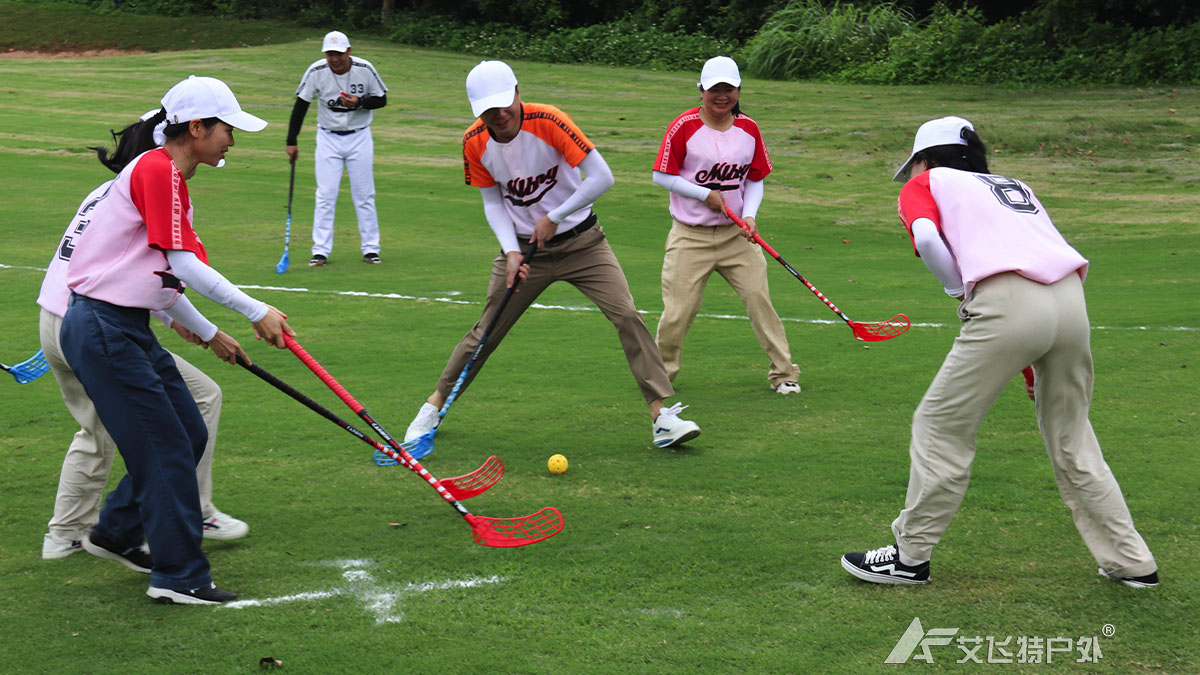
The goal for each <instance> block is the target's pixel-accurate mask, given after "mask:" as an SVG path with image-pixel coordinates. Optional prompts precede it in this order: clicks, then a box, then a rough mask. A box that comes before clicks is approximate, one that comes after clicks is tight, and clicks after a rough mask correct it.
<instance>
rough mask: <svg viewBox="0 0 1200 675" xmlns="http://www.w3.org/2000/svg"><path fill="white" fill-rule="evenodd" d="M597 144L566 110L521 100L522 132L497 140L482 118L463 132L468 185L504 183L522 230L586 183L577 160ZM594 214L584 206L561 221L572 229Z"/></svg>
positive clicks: (515, 221)
mask: <svg viewBox="0 0 1200 675" xmlns="http://www.w3.org/2000/svg"><path fill="white" fill-rule="evenodd" d="M594 147H595V146H594V145H592V142H591V141H589V140H588V138H587V136H586V135H584V133H583V131H582V130H580V128H579V127H578V126H576V125H575V122H574V121H573V120H572V119H571V118H570V117H568V116H567V114H566V113H564V112H563V111H561V110H559V109H558V108H556V107H554V106H552V105H545V104H541V103H523V104H522V110H521V130H520V131H519V132H518V133H517V135H516V137H515V138H513V139H512V140H511V141H509V142H508V143H499V142H497V141H496V140H495V139H494V138H492V136H491V134H490V133H489V132H488V130H487V127H486V126H484V124H483V121H482V120H476V121H475V123H474V124H472V125H471V126H470V127H469V128H468V129H467V132H466V133H465V134H464V135H463V174H464V177H465V179H466V183H467V185H473V186H475V187H480V188H486V187H492V186H494V185H499V186H500V192H501V195H502V196H503V197H504V206H505V210H506V211H507V212H508V214H509V216H510V217H511V218H512V221H513V224H514V225H515V226H516V228H517V233H518V234H532V233H533V226H534V224H535V223H536V222H537V221H538V219H540V218H541V217H542V216H544V215H546V214H548V213H550V212H551V211H553V210H554V209H555V208H557V207H558V206H559V205H561V204H562V203H563V202H565V201H566V200H567V198H569V197H570V196H571V195H572V194H574V193H575V191H576V190H577V189H578V188H579V185H580V183H582V182H583V179H582V177H581V176H580V172H579V169H578V166H579V163H580V162H582V161H583V158H584V157H586V156H587V154H588V153H589V152H591V151H592V149H593V148H594ZM590 215H591V209H589V208H584V209H580V210H579V211H576V212H575V213H573V214H571V215H570V216H568V217H567V218H566V220H564V221H563V222H562V223H560V224H559V225H560V228H563V227H564V226H565V227H574V226H575V225H577V224H579V223H581V222H583V221H584V220H585V219H586V218H587V217H588V216H590Z"/></svg>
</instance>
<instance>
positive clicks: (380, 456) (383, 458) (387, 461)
mask: <svg viewBox="0 0 1200 675" xmlns="http://www.w3.org/2000/svg"><path fill="white" fill-rule="evenodd" d="M375 464H376V465H377V466H399V464H400V462H397V461H396V460H394V459H392V458H391V457H388V456H387V455H386V454H385V453H382V452H380V451H378V450H376V451H375Z"/></svg>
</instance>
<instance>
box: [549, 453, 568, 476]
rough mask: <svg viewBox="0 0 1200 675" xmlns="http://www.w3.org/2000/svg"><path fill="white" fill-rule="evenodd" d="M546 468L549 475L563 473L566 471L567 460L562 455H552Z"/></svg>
mask: <svg viewBox="0 0 1200 675" xmlns="http://www.w3.org/2000/svg"><path fill="white" fill-rule="evenodd" d="M546 468H547V469H550V473H563V472H564V471H566V470H567V458H566V457H563V456H562V455H552V456H551V457H550V459H549V460H548V461H547V462H546Z"/></svg>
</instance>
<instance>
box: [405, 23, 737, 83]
mask: <svg viewBox="0 0 1200 675" xmlns="http://www.w3.org/2000/svg"><path fill="white" fill-rule="evenodd" d="M390 37H391V39H393V40H395V41H397V42H401V43H405V44H412V45H416V46H423V47H437V48H440V49H449V50H454V51H461V52H466V53H468V54H476V55H479V56H484V57H488V58H497V59H528V60H533V61H547V62H555V63H593V64H599V65H613V66H616V65H623V66H638V67H646V68H662V69H673V70H699V69H700V66H701V65H702V64H703V63H704V61H705V60H706V59H708V58H709V57H712V56H715V55H717V54H730V53H733V52H734V51H735V50H736V49H737V44H736V43H734V42H732V41H729V40H721V39H717V38H713V37H709V36H706V35H700V34H695V33H678V32H669V31H664V30H662V29H660V28H658V27H656V26H653V25H640V24H637V23H636V22H634V21H632V20H625V21H619V22H613V23H604V24H597V25H594V26H583V27H580V28H557V29H553V30H548V31H543V32H541V33H534V32H531V31H529V30H526V29H523V28H517V27H515V26H511V25H505V24H495V23H489V24H480V25H460V24H456V23H454V22H453V21H448V20H445V19H442V18H438V17H421V16H416V15H412V14H404V15H402V16H400V17H398V20H397V21H396V23H395V24H394V26H393V28H392V30H391V33H390Z"/></svg>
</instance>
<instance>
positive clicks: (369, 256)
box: [363, 253, 383, 265]
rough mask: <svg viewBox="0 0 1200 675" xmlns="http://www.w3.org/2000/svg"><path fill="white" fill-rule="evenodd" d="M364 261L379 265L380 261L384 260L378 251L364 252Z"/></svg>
mask: <svg viewBox="0 0 1200 675" xmlns="http://www.w3.org/2000/svg"><path fill="white" fill-rule="evenodd" d="M363 262H365V263H366V264H368V265H378V264H379V263H381V262H383V261H382V260H380V259H379V254H378V253H364V254H363Z"/></svg>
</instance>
